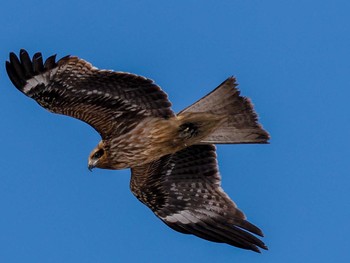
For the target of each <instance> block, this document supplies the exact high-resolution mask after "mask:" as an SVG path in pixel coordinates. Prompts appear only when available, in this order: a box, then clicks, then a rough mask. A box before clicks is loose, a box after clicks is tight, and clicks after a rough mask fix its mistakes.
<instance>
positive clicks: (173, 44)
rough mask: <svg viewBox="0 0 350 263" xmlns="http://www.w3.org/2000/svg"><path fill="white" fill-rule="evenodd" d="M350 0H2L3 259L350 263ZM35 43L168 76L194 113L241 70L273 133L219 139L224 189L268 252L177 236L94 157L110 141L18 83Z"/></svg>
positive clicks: (178, 100) (174, 93) (104, 64)
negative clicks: (265, 141) (18, 57)
mask: <svg viewBox="0 0 350 263" xmlns="http://www.w3.org/2000/svg"><path fill="white" fill-rule="evenodd" d="M349 12H350V2H349V1H346V0H344V1H341V0H338V1H337V0H333V1H322V0H319V1H316V0H313V1H310V0H305V1H293V0H289V1H281V0H276V1H234V0H227V1H193V0H186V1H160V0H159V1H135V0H128V1H126V0H125V1H119V0H113V1H112V0H110V1H75V0H60V1H38V0H32V1H24V0H22V1H15V0H11V1H2V2H1V4H0V25H1V27H0V40H1V49H0V60H1V64H0V119H1V128H0V145H1V151H0V210H1V215H0V262H6V263H7V262H9V263H10V262H50V263H51V262H65V263H70V262H84V263H85V262H106V263H109V262H183V263H185V262H202V263H204V262H245V263H250V262H269V263H274V262H276V263H281V262H283V263H288V262H319V263H320V262H337V263H340V262H350V250H349V245H350V242H349V235H350V224H349V220H350V197H349V195H350V194H349V192H350V176H349V171H350V160H349V156H350V150H349V149H350V141H349V130H350V114H349V113H350V111H349V106H348V105H349V97H350V75H349V73H350V51H349V47H350V16H349ZM20 48H25V49H27V50H28V51H29V53H30V54H33V53H35V52H37V51H41V52H42V53H43V55H44V57H48V56H50V55H52V54H55V53H57V55H58V57H62V56H65V55H67V54H71V55H76V56H79V57H81V58H84V59H86V60H87V61H89V62H91V63H92V64H93V65H95V66H96V67H98V68H104V69H114V70H119V71H127V72H133V73H136V74H140V75H144V76H147V77H149V78H151V79H154V80H155V81H156V83H157V84H159V85H160V86H161V87H162V88H163V89H164V90H165V91H166V92H167V93H168V95H169V97H170V100H171V101H172V103H173V109H174V110H175V111H180V110H181V109H183V108H184V107H186V106H188V105H190V104H191V103H192V102H194V101H196V100H197V99H199V98H201V97H202V96H204V95H205V94H207V93H208V92H210V91H211V90H212V89H214V88H215V87H216V86H217V85H218V84H220V83H221V82H222V81H223V80H225V79H226V78H227V77H228V76H231V75H234V76H236V77H237V79H238V82H239V83H240V86H239V88H240V89H241V91H242V94H243V95H245V96H248V97H250V98H251V99H252V101H253V103H254V104H255V109H256V111H257V112H258V114H259V116H260V121H261V123H262V124H263V126H264V127H265V128H266V129H267V130H268V131H269V132H270V134H271V137H272V139H271V144H269V145H231V146H230V145H228V146H220V147H218V160H219V165H220V171H221V175H222V178H223V188H224V189H225V191H226V192H227V193H228V194H229V195H230V197H231V198H232V199H233V200H235V202H236V203H237V204H238V206H239V207H240V208H241V209H242V210H243V211H244V212H245V214H246V215H247V217H248V219H249V220H250V221H251V222H252V223H254V224H256V225H258V226H259V227H260V228H261V229H262V230H263V231H264V233H265V238H263V240H264V242H265V243H266V244H267V245H268V246H269V248H270V250H269V251H263V253H262V254H257V253H253V252H251V251H246V250H240V249H237V248H234V247H231V246H228V245H225V244H217V243H211V242H208V241H204V240H201V239H199V238H196V237H194V236H189V235H183V234H180V233H177V232H175V231H173V230H171V229H170V228H168V227H167V226H165V225H164V224H163V223H162V222H161V221H160V220H158V219H157V218H156V217H155V216H154V215H153V213H152V212H151V211H150V210H149V209H148V208H147V207H145V206H143V205H142V204H141V203H140V202H139V201H138V200H137V199H136V198H135V197H134V196H133V195H132V194H131V192H130V190H129V178H130V176H129V174H130V172H129V170H123V171H106V170H98V169H95V170H94V171H93V173H90V172H89V171H88V169H87V157H88V154H89V153H90V151H91V150H92V149H93V148H94V147H95V146H96V144H97V143H98V141H99V140H100V138H99V135H98V134H97V133H96V132H95V131H94V130H93V129H92V128H90V127H89V126H88V125H86V124H85V123H83V122H80V121H77V120H74V119H71V118H68V117H65V116H59V115H54V114H50V113H48V112H47V111H45V110H44V109H42V108H41V107H40V106H39V105H37V104H36V103H35V102H34V101H33V100H30V99H28V98H27V97H25V96H23V94H21V93H20V92H18V91H17V90H16V89H15V88H14V86H13V85H12V83H11V82H10V81H9V79H8V77H7V75H6V72H5V68H4V63H5V60H7V59H8V53H9V52H11V51H14V52H16V53H18V52H19V49H20Z"/></svg>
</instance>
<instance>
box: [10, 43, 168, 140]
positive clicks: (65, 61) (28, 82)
mask: <svg viewBox="0 0 350 263" xmlns="http://www.w3.org/2000/svg"><path fill="white" fill-rule="evenodd" d="M19 57H20V59H18V57H17V56H16V55H15V54H14V53H10V61H6V70H7V73H8V75H9V78H10V80H11V81H12V83H13V84H14V85H15V86H16V88H17V89H18V90H20V91H21V92H23V93H24V94H26V95H27V96H29V97H31V98H33V99H34V100H36V101H37V102H38V103H39V104H40V105H41V106H42V107H44V108H46V109H48V110H49V111H51V112H54V113H58V114H64V115H68V116H71V117H74V118H77V119H80V120H82V121H84V122H87V123H88V124H90V125H91V126H92V127H94V128H95V129H96V130H97V131H98V132H99V133H100V134H101V136H102V137H103V138H107V137H109V136H112V135H114V136H116V135H118V133H120V131H123V132H127V131H128V130H129V129H131V128H132V127H133V125H136V124H137V123H138V122H139V121H140V120H141V119H142V118H145V117H147V116H154V117H160V118H169V117H171V116H174V113H173V111H172V110H171V108H170V107H171V103H170V102H169V100H168V97H167V95H166V93H164V92H163V91H162V90H161V88H160V87H159V86H157V85H156V84H155V83H154V82H153V81H152V80H150V79H147V78H144V77H141V76H137V75H133V74H129V73H123V72H115V71H111V70H99V69H97V68H95V67H93V66H92V65H91V64H90V63H88V62H86V61H85V60H82V59H79V58H78V57H72V56H66V57H63V58H61V59H60V60H59V61H57V62H56V61H55V55H53V56H51V57H49V58H47V59H46V61H45V62H44V61H43V57H42V55H41V53H36V54H34V56H33V58H32V60H30V57H29V55H28V53H27V52H26V51H25V50H21V51H20V55H19ZM118 127H119V128H120V129H118ZM115 133H116V134H115Z"/></svg>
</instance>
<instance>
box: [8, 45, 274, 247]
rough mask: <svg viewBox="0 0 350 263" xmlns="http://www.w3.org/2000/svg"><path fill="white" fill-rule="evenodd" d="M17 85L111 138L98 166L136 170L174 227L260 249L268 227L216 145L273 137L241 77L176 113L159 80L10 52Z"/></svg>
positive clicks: (138, 191)
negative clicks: (234, 187) (226, 174)
mask: <svg viewBox="0 0 350 263" xmlns="http://www.w3.org/2000/svg"><path fill="white" fill-rule="evenodd" d="M6 70H7V74H8V76H9V78H10V80H11V81H12V83H13V84H14V85H15V87H16V88H17V89H18V90H19V91H21V92H22V93H24V94H25V95H26V96H28V97H30V98H32V99H34V100H35V101H36V102H37V103H39V104H40V105H41V106H42V107H44V108H45V109H47V110H49V111H51V112H53V113H58V114H64V115H68V116H71V117H74V118H77V119H79V120H82V121H84V122H86V123H88V124H90V125H91V126H92V127H93V128H94V129H95V130H96V131H97V132H98V133H99V134H100V135H101V137H102V140H101V141H100V142H99V143H98V145H97V146H96V148H95V149H93V150H92V152H91V154H90V156H89V160H88V167H89V169H92V168H94V167H98V168H103V169H123V168H131V181H130V188H131V191H132V192H133V194H134V195H135V196H136V197H137V198H138V199H139V200H140V201H141V202H142V203H144V204H145V205H147V206H148V207H149V208H150V209H151V210H152V211H153V212H154V213H155V214H156V216H158V217H159V218H160V219H161V220H162V221H163V222H164V223H165V224H167V225H168V226H170V227H171V228H173V229H175V230H176V231H179V232H182V233H186V234H193V235H196V236H198V237H201V238H204V239H206V240H210V241H214V242H221V243H227V244H230V245H233V246H236V247H240V248H244V249H250V250H253V251H256V252H259V251H260V250H259V248H263V249H267V247H266V245H265V244H264V243H263V242H262V241H261V240H260V239H258V238H257V237H256V236H255V235H258V236H263V234H262V231H261V230H260V229H259V228H257V227H256V226H254V225H253V224H251V223H249V222H248V221H247V220H246V217H245V215H244V214H243V213H242V212H241V211H240V210H239V209H238V208H237V206H236V204H235V203H234V202H233V201H232V200H231V199H230V198H229V197H228V195H227V194H226V193H225V192H224V191H223V189H222V188H221V178H220V175H219V171H218V165H217V160H216V152H215V146H214V144H222V143H229V144H232V143H267V142H268V140H269V135H268V133H267V132H266V131H265V130H264V129H263V128H262V126H261V125H260V124H259V123H258V120H257V115H256V113H255V112H254V109H253V106H252V104H251V102H250V100H249V99H247V98H245V97H242V96H240V92H239V90H238V89H237V84H236V80H235V78H233V77H231V78H228V79H227V80H226V81H224V82H223V83H222V84H221V85H219V86H218V87H217V88H216V89H215V90H214V91H212V92H211V93H210V94H208V95H207V96H205V97H203V98H202V99H200V100H199V101H197V102H196V103H194V104H193V105H191V106H189V107H188V108H186V109H184V110H183V111H181V112H179V113H178V114H175V113H174V112H173V111H172V110H171V103H170V102H169V100H168V97H167V95H166V93H164V92H163V91H162V90H161V88H160V87H159V86H157V85H156V84H155V83H154V82H153V81H152V80H150V79H147V78H144V77H141V76H137V75H134V74H130V73H124V72H115V71H111V70H99V69H97V68H95V67H93V66H92V65H91V64H90V63H88V62H86V61H85V60H83V59H80V58H78V57H74V56H66V57H63V58H61V59H60V60H58V61H56V58H55V56H51V57H49V58H47V59H46V60H45V62H44V61H43V58H42V55H41V53H36V54H34V56H33V57H32V58H30V57H29V55H28V53H27V52H26V51H25V50H21V51H20V54H19V57H17V56H16V55H15V54H14V53H10V59H9V61H6Z"/></svg>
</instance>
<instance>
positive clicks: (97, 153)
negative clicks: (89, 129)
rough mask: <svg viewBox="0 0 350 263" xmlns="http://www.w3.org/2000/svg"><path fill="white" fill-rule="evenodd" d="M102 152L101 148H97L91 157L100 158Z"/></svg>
mask: <svg viewBox="0 0 350 263" xmlns="http://www.w3.org/2000/svg"><path fill="white" fill-rule="evenodd" d="M103 154H104V150H103V149H101V150H98V151H97V152H95V153H94V155H93V158H94V159H98V158H100V157H101V156H102V155H103Z"/></svg>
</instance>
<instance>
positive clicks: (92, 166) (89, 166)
mask: <svg viewBox="0 0 350 263" xmlns="http://www.w3.org/2000/svg"><path fill="white" fill-rule="evenodd" d="M96 163H97V161H89V163H88V169H89V171H90V172H92V169H94V168H95V167H96Z"/></svg>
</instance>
